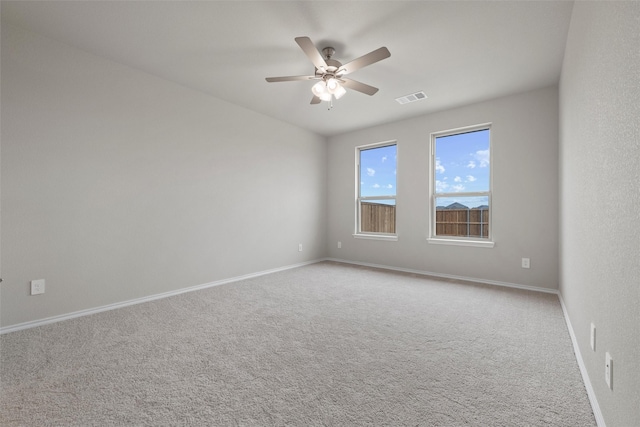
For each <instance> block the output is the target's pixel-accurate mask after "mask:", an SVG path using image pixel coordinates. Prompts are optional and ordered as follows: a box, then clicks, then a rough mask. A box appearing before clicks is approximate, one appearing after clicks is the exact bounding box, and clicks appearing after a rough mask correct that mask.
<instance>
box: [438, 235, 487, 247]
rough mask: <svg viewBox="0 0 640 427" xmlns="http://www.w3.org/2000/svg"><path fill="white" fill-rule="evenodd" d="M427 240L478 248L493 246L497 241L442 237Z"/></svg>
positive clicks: (440, 243)
mask: <svg viewBox="0 0 640 427" xmlns="http://www.w3.org/2000/svg"><path fill="white" fill-rule="evenodd" d="M427 242H428V243H430V244H432V245H453V246H473V247H477V248H493V247H494V246H495V244H496V243H495V242H492V241H490V240H486V241H485V240H461V239H442V238H433V237H430V238H427Z"/></svg>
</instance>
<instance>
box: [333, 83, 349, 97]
mask: <svg viewBox="0 0 640 427" xmlns="http://www.w3.org/2000/svg"><path fill="white" fill-rule="evenodd" d="M345 93H347V90H346V89H345V88H343V87H342V86H340V85H338V88H337V89H336V90H335V92H334V93H333V96H335V97H336V99H340V98H342V96H343V95H344V94H345Z"/></svg>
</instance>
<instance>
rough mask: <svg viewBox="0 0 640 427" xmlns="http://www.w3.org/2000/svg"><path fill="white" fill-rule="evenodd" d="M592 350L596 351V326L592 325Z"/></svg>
mask: <svg viewBox="0 0 640 427" xmlns="http://www.w3.org/2000/svg"><path fill="white" fill-rule="evenodd" d="M591 350H593V351H596V325H594V324H593V323H591Z"/></svg>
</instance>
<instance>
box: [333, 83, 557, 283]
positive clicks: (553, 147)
mask: <svg viewBox="0 0 640 427" xmlns="http://www.w3.org/2000/svg"><path fill="white" fill-rule="evenodd" d="M421 102H429V100H428V99H427V100H426V101H421ZM398 108H411V104H407V105H405V106H398ZM487 122H492V123H493V125H492V140H491V144H492V145H491V148H492V161H493V166H492V167H493V170H492V173H493V185H494V186H493V191H494V192H493V198H492V200H493V206H492V209H493V212H492V221H493V236H494V240H495V242H496V244H495V247H494V248H490V249H489V248H478V247H461V246H444V245H433V244H428V243H427V241H426V237H427V235H428V230H429V228H428V224H429V223H428V216H429V197H428V195H429V176H428V174H429V172H428V168H429V166H428V165H429V163H428V162H429V138H430V137H429V134H430V133H431V132H437V131H443V130H448V129H453V128H459V127H463V126H470V125H475V124H480V123H487ZM393 139H395V140H397V141H398V172H397V189H398V191H397V233H398V241H396V242H393V241H376V240H363V239H356V238H354V237H352V234H353V232H354V228H355V226H354V218H355V213H354V210H355V173H354V167H355V147H356V146H359V145H363V144H371V143H375V142H380V141H386V140H393ZM328 180H329V189H330V191H329V222H328V223H329V237H328V241H329V256H330V257H332V258H338V259H343V260H348V261H353V262H366V263H374V264H381V265H388V266H394V267H399V268H404V269H410V270H420V271H428V272H434V273H439V274H448V275H455V276H464V277H469V278H475V279H483V280H492V281H497V282H506V283H511V284H517V285H524V286H535V287H540V288H549V289H557V286H558V182H557V181H558V92H557V87H550V88H545V89H540V90H536V91H532V92H527V93H524V94H519V95H514V96H509V97H505V98H500V99H496V100H492V101H487V102H483V103H479V104H475V105H470V106H466V107H462V108H457V109H454V110H449V111H444V112H440V113H435V114H430V115H427V116H422V117H417V118H414V119H410V120H405V121H401V122H395V123H391V124H385V125H381V126H376V127H373V128H369V129H366V130H362V131H359V132H353V133H349V134H345V135H340V136H337V137H333V138H330V141H329V174H328ZM338 241H341V242H342V249H338V248H337V242H338ZM522 257H529V258H531V269H528V270H526V269H522V268H521V258H522Z"/></svg>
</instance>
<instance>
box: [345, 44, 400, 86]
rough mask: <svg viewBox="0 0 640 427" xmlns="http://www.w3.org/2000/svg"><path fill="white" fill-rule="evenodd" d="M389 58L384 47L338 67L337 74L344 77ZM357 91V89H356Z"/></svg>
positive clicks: (389, 54) (388, 53)
mask: <svg viewBox="0 0 640 427" xmlns="http://www.w3.org/2000/svg"><path fill="white" fill-rule="evenodd" d="M390 56H391V52H389V49H387V48H386V47H381V48H380V49H376V50H374V51H373V52H369V53H367V54H366V55H362V56H361V57H360V58H356V59H354V60H353V61H351V62H348V63H346V64H344V65H343V66H342V67H340V72H339V73H338V74H340V75H344V74H349V73H353V72H354V71H356V70H359V69H360V68H362V67H366V66H367V65H371V64H373V63H375V62H378V61H382V60H383V59H385V58H388V57H390ZM356 90H357V89H356Z"/></svg>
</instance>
